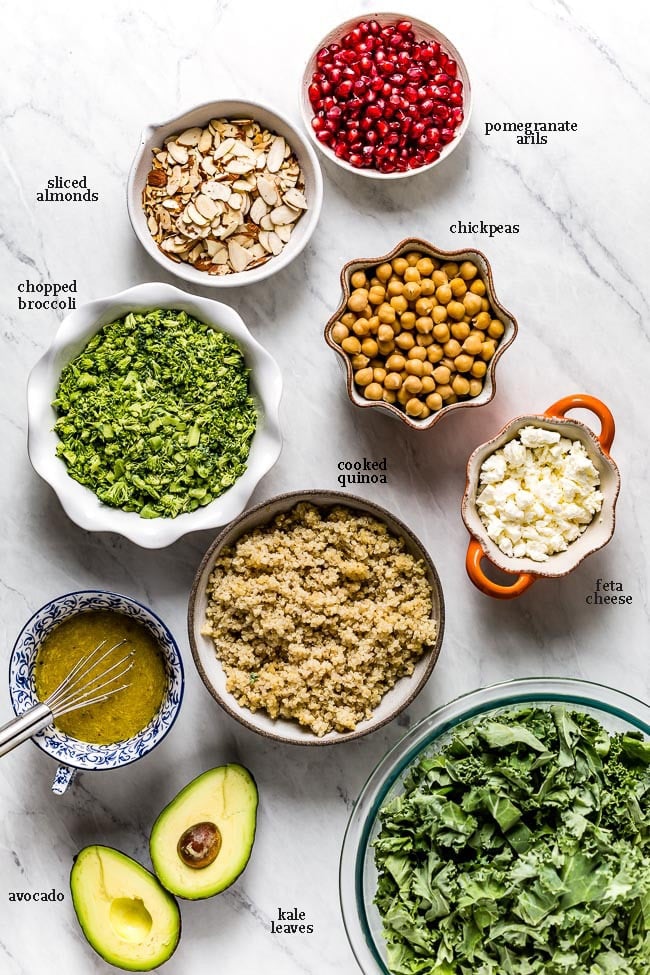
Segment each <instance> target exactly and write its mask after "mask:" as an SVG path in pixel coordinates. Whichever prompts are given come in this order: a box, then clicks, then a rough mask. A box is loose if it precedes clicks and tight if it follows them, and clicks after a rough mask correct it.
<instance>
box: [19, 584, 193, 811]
mask: <svg viewBox="0 0 650 975" xmlns="http://www.w3.org/2000/svg"><path fill="white" fill-rule="evenodd" d="M92 610H103V611H107V610H108V611H112V612H117V613H121V614H122V615H123V616H128V617H130V618H131V619H135V620H137V621H138V622H139V623H141V624H142V625H143V626H145V627H146V629H147V630H148V631H149V633H151V635H152V636H153V638H154V639H155V640H156V643H157V644H158V647H159V648H160V651H161V653H162V655H163V659H164V662H165V670H166V672H167V681H168V685H167V693H166V695H165V698H164V700H163V703H162V705H161V707H160V710H159V711H158V713H157V714H156V715H154V717H153V718H152V719H151V721H150V722H149V724H148V725H147V726H146V728H143V729H142V731H141V732H139V734H137V735H135V736H134V737H133V738H129V739H128V741H123V742H118V743H117V744H115V745H96V744H93V743H91V742H87V741H79V739H77V738H71V737H70V736H69V735H66V734H65V733H64V732H62V731H59V729H58V728H55V727H54V725H51V726H50V727H49V728H46V729H45V730H44V731H40V732H39V733H38V734H36V735H34V737H33V738H32V741H33V742H34V744H35V745H38V747H39V748H40V749H42V750H43V751H44V752H45V753H46V754H47V755H49V756H50V757H51V758H53V759H55V760H56V761H57V762H59V763H60V766H59V769H58V770H57V773H56V776H55V779H54V784H53V786H52V791H53V792H55V793H57V794H60V793H62V792H65V790H66V788H67V787H68V785H69V784H70V782H71V781H72V779H73V777H74V774H75V772H76V771H77V770H85V771H103V770H108V769H115V768H121V767H122V766H124V765H130V764H131V762H135V761H137V760H138V759H139V758H143V756H144V755H147V754H148V753H149V752H150V751H151V750H152V749H153V748H155V747H156V745H158V744H160V742H161V741H162V740H163V738H164V737H165V735H166V734H167V733H168V731H169V730H170V729H171V727H172V725H173V724H174V721H175V720H176V717H177V715H178V712H179V710H180V706H181V702H182V700H183V686H184V676H183V661H182V659H181V655H180V652H179V649H178V645H177V643H176V640H175V639H174V637H173V636H172V634H171V632H170V631H169V630H168V628H167V627H166V625H165V624H164V623H163V621H162V620H161V619H160V617H158V616H156V614H155V613H153V612H152V611H151V610H150V609H147V607H146V606H143V605H142V603H139V602H137V600H135V599H131V598H130V597H129V596H123V595H120V594H119V593H114V592H105V591H104V590H102V589H87V590H83V591H80V592H69V593H66V594H65V595H64V596H57V597H56V599H51V600H50V601H49V602H48V603H45V605H44V606H41V608H40V609H39V610H37V612H36V613H34V615H33V616H32V618H31V619H30V620H28V622H27V623H25V625H24V627H23V628H22V630H21V632H20V634H19V636H18V639H17V640H16V643H15V644H14V648H13V651H12V654H11V658H10V661H9V693H10V696H11V704H12V706H13V709H14V712H15V713H16V715H20V714H24V713H25V712H26V711H28V710H29V708H30V707H33V706H34V705H36V704H38V703H39V699H38V697H37V695H36V688H35V686H34V664H35V662H36V655H37V653H38V649H39V647H40V645H41V643H42V642H43V640H44V639H45V638H46V637H47V636H48V634H49V633H51V632H52V630H54V629H56V627H57V626H58V625H59V623H62V622H63V621H64V620H66V619H68V618H69V617H71V616H76V615H77V614H79V613H87V612H90V611H92ZM92 649H93V648H92V647H89V650H92Z"/></svg>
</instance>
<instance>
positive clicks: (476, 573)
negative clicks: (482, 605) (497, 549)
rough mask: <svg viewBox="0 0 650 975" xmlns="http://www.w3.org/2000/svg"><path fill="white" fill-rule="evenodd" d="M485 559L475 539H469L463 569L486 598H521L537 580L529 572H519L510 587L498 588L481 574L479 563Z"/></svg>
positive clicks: (485, 556)
mask: <svg viewBox="0 0 650 975" xmlns="http://www.w3.org/2000/svg"><path fill="white" fill-rule="evenodd" d="M486 558H487V555H486V554H485V552H484V551H483V549H482V548H481V546H480V545H479V543H478V542H477V541H476V539H475V538H471V539H470V542H469V545H468V546H467V558H466V559H465V568H466V569H467V575H468V576H469V577H470V579H471V580H472V582H473V583H474V585H475V586H476V588H477V589H480V590H481V592H484V593H485V595H486V596H493V597H494V598H495V599H514V598H515V596H521V594H522V592H526V590H527V589H530V587H531V586H532V584H533V583H534V582H535V580H536V579H537V576H535V575H533V574H532V573H531V572H520V573H518V574H517V575H516V578H515V581H514V582H513V584H512V585H511V586H500V585H499V584H498V583H497V582H492V580H491V579H488V577H487V576H486V575H485V573H484V572H483V569H482V568H481V562H482V560H483V559H486ZM488 561H489V559H488ZM513 574H514V573H513Z"/></svg>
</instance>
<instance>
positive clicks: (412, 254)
mask: <svg viewBox="0 0 650 975" xmlns="http://www.w3.org/2000/svg"><path fill="white" fill-rule="evenodd" d="M421 257H422V254H420V252H419V251H409V252H408V254H407V255H406V263H407V264H408V266H409V267H415V265H416V264H417V262H418V261H419V260H420V259H421Z"/></svg>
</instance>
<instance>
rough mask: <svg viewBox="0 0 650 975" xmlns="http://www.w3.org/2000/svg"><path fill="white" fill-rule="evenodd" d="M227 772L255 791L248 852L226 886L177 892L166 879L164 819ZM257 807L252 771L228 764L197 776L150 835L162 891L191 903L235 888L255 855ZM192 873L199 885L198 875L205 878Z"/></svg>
mask: <svg viewBox="0 0 650 975" xmlns="http://www.w3.org/2000/svg"><path fill="white" fill-rule="evenodd" d="M228 769H233V770H237V772H238V773H240V774H241V775H242V776H243V777H244V779H245V780H248V784H249V785H250V786H251V787H252V798H253V797H254V802H253V803H252V805H251V810H250V811H251V814H252V826H251V830H250V836H249V842H248V848H247V849H246V850H244V851H243V855H242V859H241V860H239V861H238V869H237V870H236V872H234V873H233V874H232V875H229V876H227V877H226V878H225V882H219V883H217V884H216V885H215V886H214V887H212V888H210V889H209V890H206V891H205V892H192V891H190V890H189V889H187V888H185V889H183V890H180V889H178V887H176V886H174V884H173V883H170V881H169V880H168V879H167V878H166V877H165V870H164V853H163V856H160V846H159V844H160V832H161V830H162V828H163V826H164V824H165V819H166V818H167V816H168V815H169V814H170V813H172V812H173V810H174V809H175V808H178V807H179V806H180V805H181V804H182V803H183V802H184V800H186V799H187V798H188V797H191V796H192V794H193V792H194V791H195V789H196V787H197V785H198V784H199V783H201V781H202V780H205V779H206V778H207V777H208V776H213V775H214V774H215V773H217V772H223V773H225V772H226V771H227V770H228ZM258 806H259V790H258V788H257V782H256V781H255V778H254V776H253V774H252V772H251V771H250V770H249V769H247V768H246V767H245V766H244V765H239V764H238V763H236V762H229V763H228V764H227V765H217V766H216V767H215V768H212V769H208V770H207V771H205V772H202V773H201V774H200V775H197V776H196V778H194V779H192V781H191V782H188V784H187V785H186V786H185V787H184V788H182V789H181V791H180V792H178V793H177V794H176V795H175V796H174V798H173V799H172V800H171V802H169V803H168V804H167V805H166V806H165V808H164V809H163V810H162V812H161V813H160V814H159V816H158V818H157V819H156V821H155V823H154V824H153V827H152V829H151V835H150V838H149V853H150V856H151V862H152V864H153V868H154V872H155V874H156V876H157V877H158V880H159V882H160V883H161V884H162V885H163V887H165V888H166V889H167V890H168V891H169V892H170V894H173V895H174V896H175V897H178V898H180V899H181V900H190V901H198V900H207V899H208V898H209V897H214V896H215V895H216V894H221V893H222V892H223V891H224V890H227V889H228V888H229V887H232V885H233V884H234V883H235V881H236V880H238V879H239V877H240V876H241V874H242V873H243V872H244V870H245V869H246V867H247V865H248V861H249V860H250V858H251V854H252V852H253V846H254V843H255V836H256V833H257V809H258ZM189 825H191V824H189ZM217 825H218V824H217ZM179 837H180V833H179ZM179 837H176V839H175V840H174V844H173V850H171V843H170V847H169V849H170V850H171V852H172V855H173V856H177V855H178V854H177V851H176V842H177V839H178V838H179ZM220 855H221V854H220ZM218 861H219V857H217V860H216V861H215V863H217V862H218ZM188 869H191V868H188ZM205 869H206V870H207V869H209V868H205ZM192 872H193V873H195V874H196V875H197V880H199V882H200V880H201V879H202V876H199V875H201V874H202V870H196V871H192Z"/></svg>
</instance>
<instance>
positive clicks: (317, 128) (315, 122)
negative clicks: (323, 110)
mask: <svg viewBox="0 0 650 975" xmlns="http://www.w3.org/2000/svg"><path fill="white" fill-rule="evenodd" d="M311 127H312V129H313V130H314V132H322V130H323V129H324V128H325V119H324V118H321V117H320V115H315V116H314V118H313V119H312V120H311Z"/></svg>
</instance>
